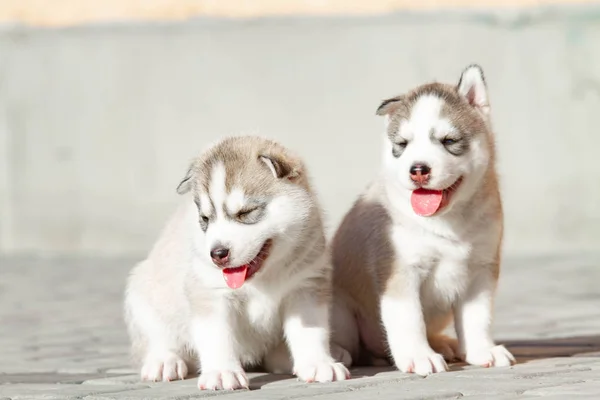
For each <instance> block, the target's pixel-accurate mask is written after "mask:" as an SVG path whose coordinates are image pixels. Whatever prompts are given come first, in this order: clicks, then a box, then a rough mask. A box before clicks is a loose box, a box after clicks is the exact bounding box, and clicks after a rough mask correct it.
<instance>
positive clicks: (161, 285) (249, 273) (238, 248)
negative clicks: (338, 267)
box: [125, 136, 349, 390]
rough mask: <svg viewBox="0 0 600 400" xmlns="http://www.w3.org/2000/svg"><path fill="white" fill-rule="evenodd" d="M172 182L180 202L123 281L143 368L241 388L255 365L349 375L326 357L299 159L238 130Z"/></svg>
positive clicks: (312, 375)
mask: <svg viewBox="0 0 600 400" xmlns="http://www.w3.org/2000/svg"><path fill="white" fill-rule="evenodd" d="M177 191H178V192H179V193H180V194H186V196H185V199H184V201H183V203H182V206H181V208H180V209H179V210H178V211H177V213H176V214H175V215H174V216H173V218H172V219H171V221H170V222H169V223H168V225H167V226H166V228H165V229H164V231H163V233H162V236H161V237H160V238H159V240H158V242H157V243H156V245H155V246H154V248H153V249H152V251H151V253H150V255H149V257H148V258H147V259H146V260H145V261H143V262H141V263H139V264H138V265H137V266H135V268H134V269H133V271H132V272H131V275H130V278H129V280H128V284H127V291H126V301H125V310H126V320H127V323H128V329H129V333H130V336H131V340H132V345H133V351H134V355H136V356H137V358H138V359H139V361H140V362H141V364H142V368H141V374H142V378H143V379H145V380H152V381H157V380H165V381H168V380H173V379H183V378H184V377H186V375H187V373H188V371H190V370H191V369H193V368H199V369H200V370H201V374H200V377H199V380H198V386H199V388H200V389H213V390H215V389H237V388H244V387H248V379H247V377H246V375H245V373H244V368H245V367H250V366H255V365H258V364H263V365H264V366H265V367H266V368H267V369H268V370H270V371H273V372H283V373H292V371H293V372H294V373H295V374H297V376H298V377H299V378H301V379H303V380H305V381H309V382H310V381H318V382H326V381H334V380H343V379H346V378H347V377H349V373H348V370H347V369H346V368H345V367H344V366H343V365H342V364H340V363H336V362H335V361H334V359H333V358H332V357H331V355H330V349H329V311H330V301H331V270H332V268H331V262H330V257H329V253H328V252H327V250H326V244H325V237H324V232H323V226H322V222H321V211H320V208H319V205H318V203H317V201H316V198H315V195H314V193H313V192H312V190H311V187H310V185H309V181H308V178H307V175H306V172H305V167H304V165H303V163H302V162H301V160H300V159H299V158H297V157H296V156H294V155H293V154H292V153H290V151H289V150H287V149H286V148H284V147H283V146H281V145H279V144H277V143H275V142H273V141H270V140H266V139H262V138H259V137H253V136H245V137H231V138H227V139H225V140H222V141H221V142H219V143H218V144H216V145H215V146H213V147H211V148H210V149H208V150H207V151H205V152H204V153H203V154H202V155H201V156H200V157H199V158H197V159H196V160H195V161H194V162H193V163H192V165H191V167H190V169H189V171H188V173H187V175H186V176H185V178H184V179H183V181H182V182H181V183H180V184H179V186H178V188H177ZM284 338H285V339H284ZM286 343H287V346H286ZM288 348H289V352H288ZM290 353H291V358H292V360H293V364H292V360H290Z"/></svg>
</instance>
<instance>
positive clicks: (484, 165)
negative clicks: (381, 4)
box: [332, 65, 514, 375]
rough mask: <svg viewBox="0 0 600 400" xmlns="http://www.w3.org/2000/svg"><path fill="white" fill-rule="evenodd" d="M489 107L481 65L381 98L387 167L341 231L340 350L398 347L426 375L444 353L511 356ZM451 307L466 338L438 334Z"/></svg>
mask: <svg viewBox="0 0 600 400" xmlns="http://www.w3.org/2000/svg"><path fill="white" fill-rule="evenodd" d="M489 111H490V107H489V104H488V94H487V88H486V84H485V80H484V76H483V72H482V70H481V68H480V67H479V66H476V65H472V66H469V67H468V68H466V69H465V70H464V72H463V73H462V76H461V78H460V81H459V83H458V85H457V86H451V85H446V84H440V83H430V84H426V85H423V86H420V87H417V88H416V89H414V90H412V91H411V92H409V93H407V94H405V95H402V96H398V97H394V98H392V99H389V100H385V101H384V102H383V103H382V104H381V105H380V107H379V108H378V110H377V114H378V115H382V116H385V119H386V134H385V139H384V142H385V145H384V152H383V160H384V161H383V169H382V172H381V174H380V176H379V178H378V179H376V180H375V182H374V183H373V184H372V185H370V187H369V188H368V189H367V190H366V192H365V193H364V194H363V195H362V196H361V197H360V198H359V199H358V201H357V202H356V203H355V204H354V206H353V207H352V209H351V210H350V211H349V213H348V214H347V215H346V216H345V218H344V220H343V222H342V224H341V225H340V227H339V229H338V231H337V233H336V234H335V237H334V239H333V242H332V254H333V264H334V278H333V280H334V308H333V312H332V315H333V317H334V318H333V322H332V323H333V332H334V334H333V336H334V337H333V344H332V348H334V349H335V352H334V355H335V356H336V358H338V359H352V360H354V362H355V363H356V362H358V361H359V360H358V358H359V357H361V358H362V359H363V360H368V361H367V362H373V361H374V358H375V359H387V356H388V355H389V354H391V356H392V358H393V361H394V363H395V365H396V367H397V368H398V369H400V370H401V371H404V372H415V373H417V374H419V375H428V374H431V373H434V372H440V371H445V370H446V369H447V365H446V363H445V361H444V357H443V356H442V355H444V356H445V358H446V359H453V358H455V357H464V359H465V360H466V361H467V362H468V363H470V364H476V365H482V366H508V365H511V363H513V362H514V358H513V356H512V355H511V354H510V353H509V352H508V351H507V350H506V348H504V346H497V345H496V344H495V343H494V340H493V339H492V334H491V323H492V305H493V297H494V291H495V287H496V283H497V281H498V275H499V272H500V251H501V250H500V247H501V242H502V230H503V216H502V205H501V201H500V194H499V189H498V179H497V177H496V171H495V165H494V164H495V163H494V158H495V157H494V137H493V134H492V130H491V127H490V118H489ZM452 318H453V319H454V324H455V329H456V333H457V336H458V343H457V342H456V340H453V339H450V338H448V337H446V336H443V335H442V334H441V333H442V331H443V330H444V329H445V328H446V326H447V325H448V324H449V322H450V321H451V320H452ZM386 339H387V340H386ZM388 351H389V353H388ZM439 353H442V354H439ZM365 355H366V356H367V358H364V356H365Z"/></svg>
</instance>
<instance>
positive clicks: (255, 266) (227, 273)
mask: <svg viewBox="0 0 600 400" xmlns="http://www.w3.org/2000/svg"><path fill="white" fill-rule="evenodd" d="M272 243H273V240H271V239H268V240H267V241H266V242H265V243H264V244H263V245H262V247H261V249H260V251H259V252H258V254H257V255H256V257H254V258H253V259H252V260H250V262H249V263H247V264H244V265H240V266H239V267H230V268H224V269H223V278H224V279H225V283H226V284H227V286H229V287H230V288H231V289H239V288H241V287H242V285H243V284H244V283H245V282H246V281H247V280H248V279H250V278H252V276H253V275H254V274H256V273H257V272H258V270H260V268H261V267H262V265H263V264H264V262H265V260H266V259H267V257H268V256H269V252H270V250H271V244H272Z"/></svg>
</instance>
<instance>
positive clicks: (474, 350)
mask: <svg viewBox="0 0 600 400" xmlns="http://www.w3.org/2000/svg"><path fill="white" fill-rule="evenodd" d="M494 268H497V266H494ZM494 268H491V269H482V270H481V271H480V272H479V273H478V275H477V276H475V277H474V279H473V281H472V282H471V284H470V285H469V287H468V289H467V292H466V293H465V295H464V296H463V297H462V298H461V299H460V300H459V301H458V302H457V304H456V305H455V307H454V325H455V328H456V335H457V336H458V341H459V347H460V352H461V354H464V355H465V361H466V362H468V363H469V364H473V365H481V366H484V367H492V366H494V367H502V366H509V365H511V364H513V363H515V358H514V357H513V355H512V354H511V353H510V352H509V351H508V350H507V349H506V348H505V347H504V346H502V345H498V346H496V344H495V343H494V340H493V339H492V333H491V330H492V313H493V297H494V292H495V289H496V281H497V278H496V274H494V272H493V270H494Z"/></svg>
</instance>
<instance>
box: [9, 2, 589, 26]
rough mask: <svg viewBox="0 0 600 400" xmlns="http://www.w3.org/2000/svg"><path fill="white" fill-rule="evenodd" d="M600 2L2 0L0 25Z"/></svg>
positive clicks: (51, 24)
mask: <svg viewBox="0 0 600 400" xmlns="http://www.w3.org/2000/svg"><path fill="white" fill-rule="evenodd" d="M587 3H600V1H599V0H366V1H365V0H363V1H347V0H245V1H244V0H101V1H100V0H3V1H0V22H21V23H25V24H31V25H43V26H61V25H73V24H82V23H93V22H106V21H115V20H132V19H141V20H155V19H160V20H178V19H187V18H191V17H195V16H219V17H233V18H239V17H258V16H267V15H290V14H303V15H319V14H325V15H327V14H380V13H387V12H391V11H394V10H400V9H419V10H427V9H436V8H457V7H461V8H465V7H468V8H488V7H495V8H498V7H533V6H540V5H554V4H587Z"/></svg>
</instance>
